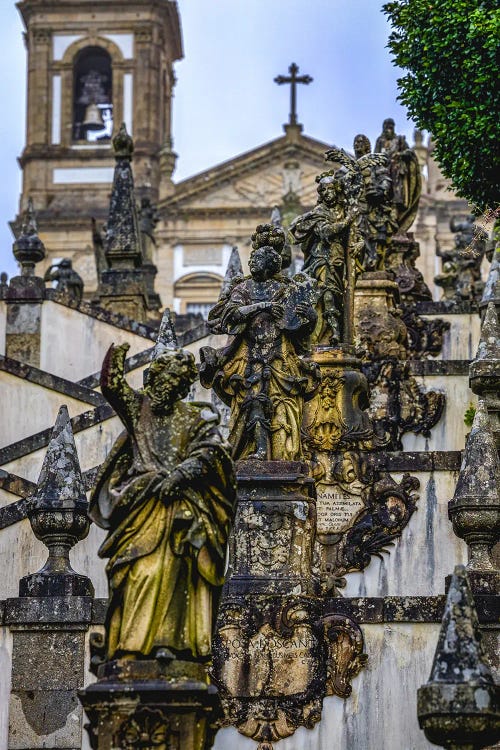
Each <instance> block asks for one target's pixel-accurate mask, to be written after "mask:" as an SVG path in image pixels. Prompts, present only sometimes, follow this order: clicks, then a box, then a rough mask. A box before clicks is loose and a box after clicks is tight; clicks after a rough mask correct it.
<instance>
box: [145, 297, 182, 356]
mask: <svg viewBox="0 0 500 750" xmlns="http://www.w3.org/2000/svg"><path fill="white" fill-rule="evenodd" d="M178 348H179V344H178V343H177V335H176V333H175V328H174V324H173V322H172V315H171V313H170V310H169V308H168V307H166V308H165V310H164V311H163V316H162V319H161V323H160V330H159V331H158V337H157V339H156V344H155V348H154V349H153V353H152V355H151V361H153V360H155V359H157V358H158V357H160V356H161V355H162V354H165V353H166V352H171V351H175V350H176V349H178Z"/></svg>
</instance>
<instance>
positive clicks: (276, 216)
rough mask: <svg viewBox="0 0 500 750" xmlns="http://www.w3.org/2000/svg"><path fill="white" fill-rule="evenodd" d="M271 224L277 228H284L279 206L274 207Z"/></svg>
mask: <svg viewBox="0 0 500 750" xmlns="http://www.w3.org/2000/svg"><path fill="white" fill-rule="evenodd" d="M271 224H272V225H273V226H275V227H281V226H283V222H282V219H281V211H280V209H279V206H274V208H273V210H272V211H271Z"/></svg>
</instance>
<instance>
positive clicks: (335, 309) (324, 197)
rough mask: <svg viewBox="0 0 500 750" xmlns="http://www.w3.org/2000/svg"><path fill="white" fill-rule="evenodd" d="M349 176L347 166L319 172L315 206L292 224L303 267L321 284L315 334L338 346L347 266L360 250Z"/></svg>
mask: <svg viewBox="0 0 500 750" xmlns="http://www.w3.org/2000/svg"><path fill="white" fill-rule="evenodd" d="M347 177H348V175H347V173H346V172H345V170H344V168H341V169H338V170H336V171H335V172H332V171H330V172H324V173H323V174H321V175H319V177H317V178H316V181H317V182H318V202H317V204H316V206H315V207H314V208H313V209H312V211H308V212H307V213H305V214H303V215H302V216H299V217H298V218H297V219H295V221H294V222H293V223H292V225H291V227H290V232H291V234H292V235H293V237H294V238H295V241H296V242H297V243H298V244H299V245H300V246H301V249H302V252H303V254H304V266H303V269H302V270H303V271H304V272H305V273H307V274H308V275H309V276H312V278H314V279H316V281H317V283H318V301H317V305H316V310H317V314H318V321H317V325H316V329H315V331H314V334H313V341H314V343H316V344H327V343H330V344H331V345H332V346H336V345H337V344H338V343H339V342H341V341H344V340H345V331H344V305H345V292H346V288H347V286H348V284H349V282H348V275H349V268H348V266H349V260H351V261H352V262H353V263H354V262H355V258H354V255H355V254H356V253H357V252H358V251H359V243H356V242H354V235H353V232H352V231H351V230H356V227H355V219H356V217H357V215H358V208H357V207H356V206H355V205H354V204H353V202H351V201H350V188H349V184H348V182H347V181H346V178H347ZM349 256H351V257H350V258H349Z"/></svg>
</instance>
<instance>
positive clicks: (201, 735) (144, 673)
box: [79, 649, 220, 750]
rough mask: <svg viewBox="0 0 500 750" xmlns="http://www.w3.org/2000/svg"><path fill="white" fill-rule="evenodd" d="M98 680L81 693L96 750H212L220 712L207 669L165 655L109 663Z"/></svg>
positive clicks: (88, 729) (103, 665)
mask: <svg viewBox="0 0 500 750" xmlns="http://www.w3.org/2000/svg"><path fill="white" fill-rule="evenodd" d="M97 675H98V680H97V682H96V683H94V684H93V685H90V686H89V687H88V688H86V689H85V690H81V691H80V692H79V697H80V701H81V702H82V704H83V707H84V708H85V712H86V714H87V717H88V719H89V723H88V724H87V725H86V728H87V731H88V733H89V737H90V742H91V745H92V747H93V748H95V750H112V749H114V748H120V750H132V748H134V749H135V748H141V747H142V748H149V747H157V746H158V747H167V748H172V749H173V748H175V750H208V748H210V747H212V744H213V740H214V737H215V732H216V727H217V719H218V717H219V715H220V709H219V700H218V695H217V689H216V688H215V687H214V685H211V684H209V682H208V680H207V675H206V670H205V667H204V666H203V665H201V664H196V663H194V662H188V661H181V660H177V659H173V658H172V655H171V654H170V653H169V652H168V651H167V650H166V649H161V650H160V651H159V653H158V655H157V658H156V659H147V660H135V659H118V660H115V661H111V662H106V663H104V664H102V665H101V666H100V667H99V668H98V670H97Z"/></svg>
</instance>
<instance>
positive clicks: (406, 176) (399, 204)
mask: <svg viewBox="0 0 500 750" xmlns="http://www.w3.org/2000/svg"><path fill="white" fill-rule="evenodd" d="M375 151H376V153H381V154H387V156H388V157H389V159H390V163H391V166H390V170H391V178H392V188H393V195H394V203H395V205H396V209H397V214H398V225H399V231H400V232H406V231H407V230H408V229H409V228H410V227H411V225H412V224H413V220H414V219H415V216H416V215H417V210H418V202H419V200H420V194H421V192H422V176H421V173H420V164H419V162H418V157H417V154H416V153H415V151H414V150H413V149H412V148H410V147H409V145H408V142H407V140H406V138H405V137H404V135H396V131H395V124H394V120H393V119H392V118H391V117H389V118H387V119H386V120H384V122H383V124H382V133H381V134H380V135H379V137H378V138H377V141H376V143H375Z"/></svg>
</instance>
